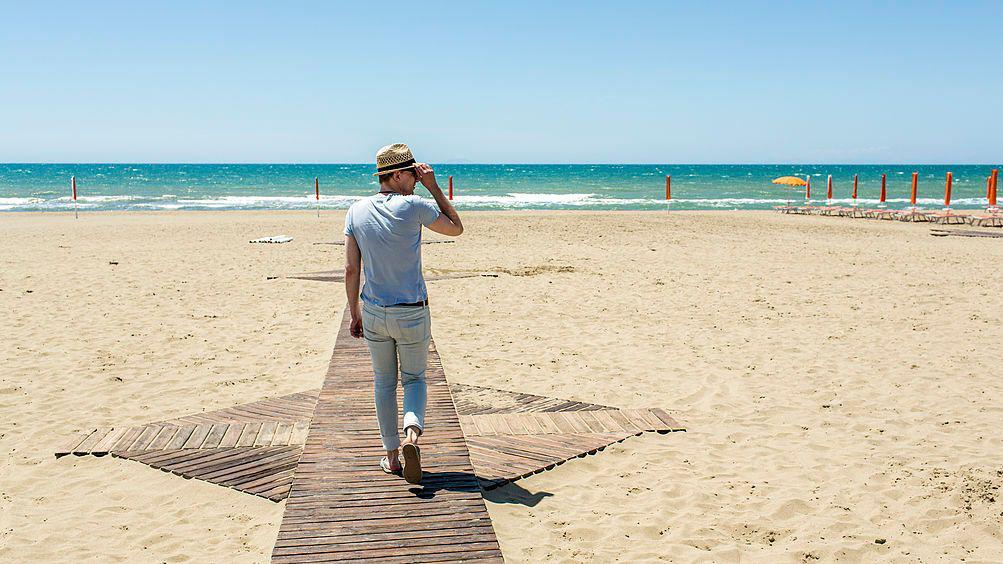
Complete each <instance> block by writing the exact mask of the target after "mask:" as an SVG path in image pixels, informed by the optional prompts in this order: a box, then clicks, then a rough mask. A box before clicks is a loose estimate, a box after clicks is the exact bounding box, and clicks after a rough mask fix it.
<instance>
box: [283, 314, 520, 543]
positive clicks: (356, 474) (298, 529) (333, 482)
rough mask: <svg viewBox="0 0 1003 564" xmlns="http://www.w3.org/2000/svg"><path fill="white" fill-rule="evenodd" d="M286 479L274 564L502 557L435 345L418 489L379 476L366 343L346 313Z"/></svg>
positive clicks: (428, 375) (379, 450) (380, 453)
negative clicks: (292, 470) (295, 463)
mask: <svg viewBox="0 0 1003 564" xmlns="http://www.w3.org/2000/svg"><path fill="white" fill-rule="evenodd" d="M347 313H348V312H347V310H346V315H345V317H344V319H343V321H342V324H341V330H340V331H339V333H338V339H337V344H336V345H335V349H334V355H333V356H332V358H331V364H330V366H329V368H328V373H327V378H326V379H325V381H324V386H323V388H322V389H321V392H320V396H319V398H318V401H317V407H316V409H315V411H314V415H313V422H312V423H311V425H310V430H309V433H308V435H307V440H306V446H305V447H304V450H303V455H302V457H301V458H300V461H299V465H298V466H297V467H296V470H295V473H294V475H293V482H292V489H291V491H290V493H289V498H288V500H287V502H286V511H285V514H284V515H283V517H282V525H281V526H280V528H279V535H278V540H277V541H276V543H275V548H274V549H273V551H272V561H273V562H334V561H349V560H350V561H359V560H369V559H373V560H375V559H378V560H381V561H384V562H388V561H389V562H444V561H470V560H493V561H501V560H502V555H501V550H500V548H499V547H498V539H497V538H496V537H495V532H494V529H493V527H492V525H491V518H490V517H489V516H488V512H487V508H486V507H485V505H484V500H483V498H482V497H481V489H480V485H479V483H478V481H477V476H476V475H475V474H474V469H473V467H472V466H471V464H470V455H469V453H468V451H467V445H466V442H465V441H464V439H463V431H462V429H461V428H460V421H459V417H458V416H457V414H456V408H455V407H454V405H453V399H452V396H451V394H450V391H449V386H448V385H447V383H446V377H445V374H444V373H443V370H442V364H441V362H440V361H439V356H438V354H437V353H436V352H435V347H434V345H433V346H432V348H431V351H430V355H429V366H428V371H427V373H426V381H427V383H428V408H427V411H426V417H425V421H426V427H427V431H426V433H425V435H424V436H423V437H422V442H421V447H422V448H421V453H422V466H423V468H424V471H425V475H424V478H423V480H422V484H421V486H413V485H410V484H408V483H406V482H405V481H404V480H403V479H401V478H400V477H398V476H391V475H386V474H383V473H382V472H380V471H379V460H380V458H381V457H382V456H384V455H385V454H386V453H385V452H384V451H383V449H382V447H381V445H380V437H379V431H378V430H377V427H376V421H375V417H374V415H373V384H372V382H373V376H372V368H371V364H370V360H369V350H368V349H367V347H366V344H365V341H364V340H362V339H354V338H352V337H351V335H350V334H349V332H348V326H349V321H350V317H349V316H348V314H347Z"/></svg>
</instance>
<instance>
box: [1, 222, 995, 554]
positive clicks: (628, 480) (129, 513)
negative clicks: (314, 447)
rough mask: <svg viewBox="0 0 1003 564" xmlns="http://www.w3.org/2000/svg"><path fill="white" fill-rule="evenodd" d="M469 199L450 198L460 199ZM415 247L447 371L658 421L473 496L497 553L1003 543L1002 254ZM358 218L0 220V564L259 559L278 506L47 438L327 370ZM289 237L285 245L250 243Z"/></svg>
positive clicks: (495, 237) (586, 230)
mask: <svg viewBox="0 0 1003 564" xmlns="http://www.w3.org/2000/svg"><path fill="white" fill-rule="evenodd" d="M461 213H463V212H462V210H461ZM463 217H464V223H465V225H466V229H467V232H466V233H465V234H464V235H463V236H462V237H460V238H459V239H457V240H456V242H455V243H453V244H448V245H446V244H443V245H428V246H425V247H424V249H423V253H424V263H425V270H426V273H427V274H441V273H455V272H491V273H495V274H498V276H497V277H496V278H464V279H455V280H442V281H436V282H430V283H429V294H430V301H431V304H432V315H433V334H434V336H435V339H436V344H437V347H438V350H439V352H440V353H441V356H442V362H443V365H444V367H445V371H446V375H447V376H448V378H449V379H450V381H453V382H459V383H468V384H476V385H483V386H490V387H495V388H502V389H506V390H515V391H522V392H528V393H533V394H540V395H546V396H555V397H562V398H569V399H574V400H579V401H583V402H591V403H599V404H605V405H611V406H617V407H623V408H648V407H661V408H663V409H665V410H667V411H668V412H669V413H671V414H672V415H673V416H674V417H675V418H676V419H678V420H679V421H680V422H681V423H683V424H684V425H685V426H686V427H687V428H688V431H687V432H685V433H672V434H669V435H659V434H645V435H643V436H641V437H636V438H632V439H628V440H627V441H625V442H623V443H619V444H616V445H614V446H612V447H610V448H607V449H606V450H605V451H603V452H601V453H599V454H598V455H596V456H590V457H587V458H583V459H579V460H574V461H572V462H570V463H568V464H564V465H562V466H559V467H558V468H556V469H554V470H552V471H549V472H544V473H542V474H539V475H535V476H532V477H530V478H527V479H525V480H521V481H519V482H518V487H512V486H509V487H503V488H500V489H497V490H493V491H491V492H489V493H488V494H486V498H487V500H488V509H489V511H490V513H491V517H492V519H493V521H494V526H495V530H496V532H497V534H498V537H499V540H500V543H501V547H502V550H503V552H504V554H505V557H506V560H508V561H510V562H582V561H585V562H608V561H618V560H619V561H624V562H644V561H674V562H675V561H678V562H690V561H705V562H737V561H740V560H752V561H769V562H815V561H823V562H824V561H894V562H915V561H921V562H933V561H941V560H945V561H958V560H961V559H964V560H966V561H968V562H991V561H1000V560H1001V559H1003V534H1001V525H1003V499H1001V497H1000V496H1001V495H1003V492H1000V487H1001V485H1003V448H1001V447H1003V441H1001V438H1000V433H999V429H1000V427H1001V424H1003V378H1001V376H1000V374H999V370H1000V367H1001V362H1000V359H1001V352H1000V347H1001V343H1003V323H1001V321H1000V312H1001V311H1003V279H1001V278H1000V276H999V274H998V272H997V268H998V265H999V264H1001V263H1003V243H1001V242H1000V241H999V240H996V239H974V238H960V237H945V238H937V237H931V236H930V235H929V228H928V227H926V226H922V225H913V224H902V223H898V222H877V221H868V220H850V219H843V218H828V217H803V216H798V217H792V216H782V215H778V214H773V213H770V212H682V213H680V212H672V213H671V214H666V213H665V212H650V213H646V212H616V213H602V212H477V213H465V214H464V215H463ZM343 218H344V213H343V212H324V213H322V214H321V217H320V219H318V218H317V217H316V216H315V215H314V214H313V213H312V212H267V213H266V212H215V213H214V212H205V213H195V212H184V213H171V212H164V213H139V212H125V213H83V214H81V217H80V219H79V220H74V219H73V216H72V214H19V213H18V214H13V213H11V214H4V215H3V216H2V217H0V312H2V316H3V323H2V326H3V339H2V340H0V361H2V366H3V368H2V370H0V413H2V414H3V425H0V561H4V562H48V561H66V560H70V559H73V560H84V561H97V562H121V561H130V562H131V561H142V562H264V561H267V560H268V556H269V554H270V551H271V547H272V545H273V544H274V542H275V538H276V535H277V533H278V526H279V522H280V520H281V516H282V512H283V506H284V504H283V503H273V502H270V501H267V500H264V499H260V498H256V497H253V496H250V495H246V494H242V493H240V492H237V491H234V490H230V489H226V488H223V487H219V486H215V485H212V484H208V483H205V482H200V481H198V480H185V479H182V478H179V477H177V476H173V475H170V474H168V473H165V472H161V471H158V470H154V469H151V468H149V467H147V466H144V465H142V464H140V463H137V462H131V461H126V460H120V459H114V458H112V457H102V458H95V457H73V456H71V457H65V458H61V459H58V460H57V459H55V458H54V457H53V455H52V452H53V451H54V450H55V449H56V448H57V447H58V446H59V445H60V444H62V443H64V442H65V441H66V439H67V438H69V437H70V436H72V435H73V433H74V432H77V431H80V430H82V429H84V428H85V427H92V426H118V425H140V424H144V423H147V422H150V421H156V420H163V419H167V418H172V417H179V416H183V415H187V414H190V413H198V412H201V411H208V410H213V409H220V408H225V407H230V406H233V405H237V404H241V403H246V402H250V401H255V400H259V399H263V398H269V397H275V396H280V395H284V394H289V393H293V392H299V391H303V390H308V389H314V388H317V387H319V386H320V384H321V382H322V380H323V377H324V374H325V370H326V367H327V363H328V360H329V358H330V355H331V350H332V347H333V345H334V339H335V333H336V329H337V326H338V323H339V321H340V317H341V311H342V309H343V308H344V305H345V295H344V287H343V285H342V284H337V283H325V282H316V281H305V280H297V279H287V278H284V276H287V275H291V274H297V273H305V272H316V271H324V270H332V269H336V270H337V269H341V268H342V266H343V264H344V259H343V252H344V250H343V247H340V246H334V245H323V244H315V243H323V242H331V241H335V240H341V238H342V236H341V230H342V226H343ZM280 234H283V235H290V236H292V237H293V238H294V240H293V242H291V243H288V244H282V245H257V244H249V243H248V241H249V240H250V239H253V238H256V237H262V236H269V235H280Z"/></svg>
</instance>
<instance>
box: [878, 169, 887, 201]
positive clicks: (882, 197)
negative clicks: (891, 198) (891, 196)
mask: <svg viewBox="0 0 1003 564" xmlns="http://www.w3.org/2000/svg"><path fill="white" fill-rule="evenodd" d="M886 180H887V175H886V174H885V173H881V201H880V202H879V203H882V204H883V203H885V196H886V195H887V194H888V191H887V190H885V184H886Z"/></svg>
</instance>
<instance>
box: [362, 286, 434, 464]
mask: <svg viewBox="0 0 1003 564" xmlns="http://www.w3.org/2000/svg"><path fill="white" fill-rule="evenodd" d="M362 331H363V334H364V335H365V337H366V344H367V345H369V355H370V356H371V357H372V359H373V375H374V380H373V381H374V389H375V399H376V419H377V420H378V421H379V424H380V438H381V439H382V440H383V448H384V449H386V450H396V449H398V448H400V445H401V439H400V435H399V433H398V429H397V371H398V368H399V369H400V380H401V384H402V385H403V387H404V424H403V429H407V428H408V427H417V428H418V432H419V434H420V433H421V432H422V431H423V430H424V429H425V403H426V401H427V391H426V388H425V367H426V365H427V364H428V343H429V339H431V337H432V317H431V315H430V314H429V309H428V306H424V307H422V306H396V307H383V306H378V305H373V304H370V303H368V302H365V301H364V302H362Z"/></svg>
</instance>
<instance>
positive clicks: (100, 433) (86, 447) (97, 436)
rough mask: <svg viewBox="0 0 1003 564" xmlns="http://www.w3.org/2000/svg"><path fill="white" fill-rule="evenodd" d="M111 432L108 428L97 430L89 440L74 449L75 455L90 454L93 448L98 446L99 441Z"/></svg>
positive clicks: (88, 437)
mask: <svg viewBox="0 0 1003 564" xmlns="http://www.w3.org/2000/svg"><path fill="white" fill-rule="evenodd" d="M110 432H111V429H110V428H107V427H105V428H101V429H95V430H94V432H93V433H91V434H90V435H87V438H86V439H84V440H83V441H82V442H81V443H80V444H78V445H77V446H75V447H73V454H76V455H77V456H80V455H84V454H90V452H91V448H92V447H93V446H94V445H96V444H98V441H100V440H101V439H103V438H105V437H106V436H108V433H110Z"/></svg>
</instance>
